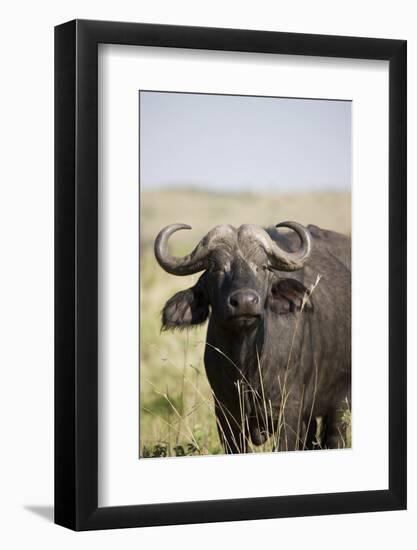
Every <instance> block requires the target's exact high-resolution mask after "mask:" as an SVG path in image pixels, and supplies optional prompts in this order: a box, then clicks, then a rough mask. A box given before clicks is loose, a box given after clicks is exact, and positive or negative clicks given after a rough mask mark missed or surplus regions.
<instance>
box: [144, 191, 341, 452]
mask: <svg viewBox="0 0 417 550" xmlns="http://www.w3.org/2000/svg"><path fill="white" fill-rule="evenodd" d="M284 220H296V221H299V222H301V223H305V224H308V223H315V224H317V225H320V226H322V227H325V228H328V229H335V230H338V231H341V232H344V233H347V234H349V233H350V195H349V194H343V193H314V194H294V195H264V194H260V195H253V194H251V193H243V194H231V193H230V194H219V193H207V192H204V191H194V190H185V189H182V190H176V191H158V192H143V193H142V194H141V236H140V237H141V238H140V242H141V258H140V260H141V293H140V302H141V324H140V326H141V334H140V342H141V365H140V441H139V444H140V456H142V457H150V456H183V455H196V454H203V455H204V454H219V453H222V452H223V451H222V448H221V445H220V441H219V438H218V434H217V427H216V419H215V415H214V404H213V397H212V393H211V389H210V387H209V384H208V382H207V378H206V375H205V371H204V364H203V353H204V346H205V332H206V325H204V326H203V327H199V328H196V329H193V330H191V331H187V332H175V333H172V332H161V330H160V328H161V327H160V312H161V310H162V307H163V305H164V304H165V302H166V301H167V300H168V299H169V298H170V297H171V296H172V295H173V294H174V293H175V292H177V291H179V290H182V289H185V288H188V287H189V286H192V285H193V284H195V282H196V280H197V279H198V277H199V274H197V275H193V276H189V277H174V276H172V275H169V274H167V273H165V272H164V271H163V270H162V269H161V268H160V267H159V266H158V264H157V263H156V261H155V258H154V255H153V241H154V239H155V236H156V235H157V233H158V231H159V230H160V229H161V228H162V227H164V226H165V225H168V224H169V223H174V222H184V223H188V224H190V225H192V226H193V230H192V231H182V232H179V233H178V234H176V235H175V237H174V238H173V239H172V241H173V242H172V251H173V253H174V254H179V255H180V254H184V253H186V252H189V251H190V250H191V249H192V248H194V246H195V245H196V244H197V242H198V240H199V239H200V238H201V237H202V236H203V234H205V233H206V232H207V231H208V230H209V229H211V228H212V227H213V226H214V225H216V224H219V223H231V224H232V225H240V224H241V223H257V224H259V225H273V224H274V223H278V222H280V221H284ZM345 418H346V422H347V427H348V430H347V431H348V433H350V411H349V409H346V413H345ZM345 439H346V441H345V445H346V446H350V435H348V437H345ZM272 447H273V441H272V438H271V440H270V441H268V442H267V443H266V444H265V445H263V446H261V447H260V448H250V449H248V451H256V452H258V451H270V450H272Z"/></svg>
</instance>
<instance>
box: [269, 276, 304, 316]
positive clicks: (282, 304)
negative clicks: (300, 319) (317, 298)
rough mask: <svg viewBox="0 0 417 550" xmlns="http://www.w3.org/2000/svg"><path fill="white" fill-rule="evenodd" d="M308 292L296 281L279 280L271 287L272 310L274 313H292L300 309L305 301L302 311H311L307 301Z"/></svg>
mask: <svg viewBox="0 0 417 550" xmlns="http://www.w3.org/2000/svg"><path fill="white" fill-rule="evenodd" d="M309 294H310V291H309V290H308V289H307V288H306V287H305V286H304V285H303V284H302V283H300V281H297V280H296V279H279V280H278V281H277V282H276V283H274V284H273V285H272V288H271V296H272V308H273V310H274V311H275V312H276V313H281V314H285V313H293V312H294V311H299V310H300V309H301V308H302V305H303V301H304V300H305V304H304V309H305V310H308V309H310V310H311V309H313V306H312V304H311V302H310V301H309V300H308V296H309Z"/></svg>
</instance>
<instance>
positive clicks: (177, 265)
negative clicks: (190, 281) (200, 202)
mask: <svg viewBox="0 0 417 550" xmlns="http://www.w3.org/2000/svg"><path fill="white" fill-rule="evenodd" d="M180 229H191V226H190V225H187V224H184V223H173V224H170V225H168V226H167V227H164V228H163V229H162V230H161V231H160V232H159V234H158V236H157V237H156V239H155V246H154V251H155V257H156V259H157V261H158V263H159V265H160V266H161V267H162V269H164V270H165V271H167V272H168V273H171V275H180V276H182V275H192V274H193V273H198V272H199V271H203V270H205V269H208V268H209V267H210V256H211V254H212V252H213V251H214V250H215V249H216V248H217V247H219V246H221V245H223V246H224V245H225V244H227V243H228V241H229V240H230V239H231V238H232V236H233V235H234V234H235V230H234V228H232V226H231V225H218V226H216V227H214V228H213V229H212V230H211V231H209V232H208V233H207V235H206V236H205V237H203V238H202V239H201V241H200V242H199V243H198V245H197V246H196V247H195V249H194V250H193V251H192V252H191V253H190V254H187V255H186V256H183V257H182V258H179V257H176V256H172V255H171V254H170V253H169V252H168V241H169V238H170V237H171V235H172V234H173V233H175V232H176V231H179V230H180Z"/></svg>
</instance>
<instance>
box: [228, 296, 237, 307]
mask: <svg viewBox="0 0 417 550" xmlns="http://www.w3.org/2000/svg"><path fill="white" fill-rule="evenodd" d="M229 303H230V305H231V306H232V307H238V305H239V300H238V299H237V297H236V296H231V297H230V298H229Z"/></svg>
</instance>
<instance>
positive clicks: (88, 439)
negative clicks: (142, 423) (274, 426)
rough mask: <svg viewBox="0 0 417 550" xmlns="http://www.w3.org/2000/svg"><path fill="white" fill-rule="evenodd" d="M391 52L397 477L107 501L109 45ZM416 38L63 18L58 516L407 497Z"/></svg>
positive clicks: (358, 508)
mask: <svg viewBox="0 0 417 550" xmlns="http://www.w3.org/2000/svg"><path fill="white" fill-rule="evenodd" d="M106 43H107V44H110V43H111V44H123V45H144V46H159V47H168V48H172V47H175V48H193V49H203V50H224V51H240V52H258V53H270V54H290V55H304V56H305V55H308V56H322V57H337V58H355V59H374V60H387V61H388V62H389V403H388V406H389V488H388V489H387V490H377V491H359V492H347V493H332V494H305V495H297V496H273V497H262V498H245V499H230V500H216V501H199V502H181V503H168V504H146V505H136V506H117V507H99V506H98V498H97V494H98V468H97V464H98V448H97V434H98V409H97V404H98V391H97V387H98V350H97V335H98V329H97V326H98V315H97V308H98V291H97V277H98V250H97V246H98V202H97V201H98V151H97V147H98V132H97V128H98V109H97V104H98V77H97V75H98V65H97V52H98V44H106ZM406 46H407V44H406V41H404V40H386V39H374V38H355V37H342V36H321V35H311V34H293V33H281V32H265V31H252V30H236V29H221V28H198V27H182V26H165V25H151V24H142V23H118V22H106V21H85V20H74V21H70V22H68V23H64V24H62V25H59V26H57V27H56V28H55V522H56V523H57V524H59V525H63V526H65V527H68V528H70V529H74V530H91V529H108V528H123V527H140V526H154V525H171V524H181V523H200V522H215V521H236V520H249V519H261V518H280V517H289V516H309V515H323V514H341V513H352V512H370V511H386V510H402V509H405V508H406V454H407V453H406V427H407V424H406V408H407V403H406V136H407V132H406V112H407V108H406Z"/></svg>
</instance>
